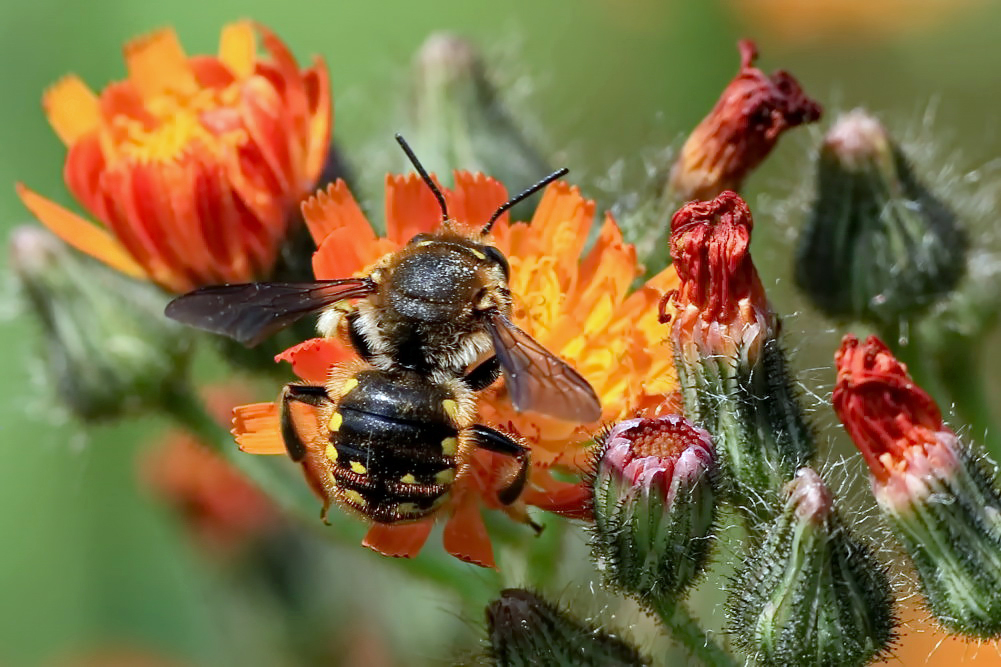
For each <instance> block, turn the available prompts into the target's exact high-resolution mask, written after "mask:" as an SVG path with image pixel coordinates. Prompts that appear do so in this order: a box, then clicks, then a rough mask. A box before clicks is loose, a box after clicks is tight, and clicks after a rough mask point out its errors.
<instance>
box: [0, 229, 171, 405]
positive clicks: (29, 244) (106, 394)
mask: <svg viewBox="0 0 1001 667" xmlns="http://www.w3.org/2000/svg"><path fill="white" fill-rule="evenodd" d="M11 264H12V266H13V268H14V272H15V274H16V276H17V277H18V279H19V281H20V282H21V285H22V287H23V289H24V292H25V294H26V296H27V302H28V304H29V306H30V308H31V310H32V312H33V313H34V314H35V315H36V316H37V317H38V319H39V320H40V321H41V324H42V328H43V330H44V334H45V337H44V340H45V345H46V352H47V355H46V356H47V362H48V366H49V368H50V370H51V374H52V377H53V381H54V382H55V385H56V387H55V392H56V393H57V394H58V396H59V398H60V399H62V400H63V401H65V402H66V404H67V405H68V407H69V408H70V409H71V410H72V411H73V413H75V414H76V415H77V416H79V417H81V418H82V419H100V418H111V417H117V416H120V415H122V414H124V413H126V412H128V411H131V410H134V409H136V408H141V407H149V406H155V405H160V404H161V401H162V400H163V399H164V397H165V396H166V395H167V394H169V393H170V390H173V389H174V388H176V386H177V383H178V382H179V381H180V379H181V378H182V377H183V375H184V372H185V368H186V366H187V357H188V349H189V337H188V333H187V331H186V330H185V328H184V327H182V326H180V325H179V324H176V323H174V322H171V321H169V320H167V319H166V318H165V317H164V316H163V306H164V303H165V299H164V298H163V295H162V293H161V292H160V291H159V290H158V289H156V288H155V287H154V286H153V285H151V284H148V283H143V282H137V281H135V280H132V279H130V278H127V277H125V276H123V275H122V274H120V273H118V272H117V271H115V270H113V269H111V268H109V267H106V266H105V265H103V264H101V263H99V262H97V261H96V260H93V259H91V258H90V257H87V256H85V255H82V254H81V253H79V252H77V251H75V250H72V249H71V248H70V247H69V246H67V245H66V244H65V243H63V242H62V241H60V240H59V239H57V238H56V237H55V236H53V235H52V234H51V233H49V232H47V231H45V230H43V229H41V228H38V227H31V226H25V227H19V228H17V229H15V230H14V232H13V234H12V235H11Z"/></svg>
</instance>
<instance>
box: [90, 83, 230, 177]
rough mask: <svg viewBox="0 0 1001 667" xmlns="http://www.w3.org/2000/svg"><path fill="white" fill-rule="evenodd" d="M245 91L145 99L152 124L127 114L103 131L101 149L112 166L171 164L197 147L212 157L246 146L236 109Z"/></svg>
mask: <svg viewBox="0 0 1001 667" xmlns="http://www.w3.org/2000/svg"><path fill="white" fill-rule="evenodd" d="M239 95H240V88H239V84H232V85H229V86H227V87H225V88H222V89H212V88H207V89H200V90H198V91H197V92H195V93H194V94H192V95H181V94H178V93H175V92H173V91H171V92H166V93H163V94H161V95H157V96H155V97H151V98H147V99H146V100H145V109H146V111H147V112H149V114H150V115H151V116H152V117H153V118H154V119H155V120H154V121H153V122H152V123H149V122H143V120H141V119H137V118H134V117H132V116H128V115H124V114H122V115H118V116H115V117H114V118H113V119H112V120H111V123H110V125H105V126H104V130H105V131H104V132H102V136H101V148H102V150H103V152H104V154H105V156H106V158H107V159H108V161H109V162H112V163H113V162H115V161H116V160H119V159H133V160H138V161H140V162H170V161H173V160H175V159H177V158H178V157H179V156H181V155H182V154H183V153H184V152H185V150H186V149H187V148H188V147H189V146H191V145H193V144H196V143H197V144H201V145H202V146H204V147H205V148H206V149H207V150H209V151H211V152H212V153H213V154H216V155H218V154H220V153H221V152H223V151H225V150H226V149H232V148H237V147H239V146H241V145H243V144H244V143H246V142H247V140H248V137H247V132H246V130H245V129H244V128H243V126H242V121H241V119H240V113H239V111H238V109H237V102H238V100H239Z"/></svg>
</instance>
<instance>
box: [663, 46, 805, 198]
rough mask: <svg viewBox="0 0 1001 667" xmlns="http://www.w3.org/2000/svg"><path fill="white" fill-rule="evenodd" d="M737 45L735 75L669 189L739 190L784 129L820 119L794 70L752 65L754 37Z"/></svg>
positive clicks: (682, 192)
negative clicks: (770, 69)
mask: <svg viewBox="0 0 1001 667" xmlns="http://www.w3.org/2000/svg"><path fill="white" fill-rule="evenodd" d="M737 49H738V50H739V51H740V70H739V71H738V73H737V76H736V77H735V78H734V79H733V81H731V82H730V83H729V85H727V87H726V89H725V90H724V91H723V94H722V95H721V96H720V98H719V101H718V102H716V106H715V107H713V110H712V111H710V112H709V115H708V116H706V117H705V118H704V119H703V120H702V122H701V123H699V125H698V126H697V127H696V128H695V129H694V130H693V131H692V134H691V135H690V136H689V137H688V140H687V141H686V142H685V145H684V146H682V148H681V154H680V155H679V156H678V161H677V162H676V163H675V165H674V168H673V169H672V170H671V181H670V184H671V188H672V189H673V190H674V192H675V193H676V194H677V195H678V196H679V197H680V198H681V199H683V200H691V199H712V198H713V197H715V196H716V195H718V194H719V193H721V192H723V191H724V190H740V187H741V185H742V184H743V182H744V179H745V178H746V177H747V175H748V174H750V173H751V171H753V170H754V169H755V167H757V166H758V165H759V164H761V162H762V161H764V159H765V158H766V157H768V154H769V153H771V151H772V149H773V148H774V147H775V144H776V143H777V142H778V140H779V137H780V136H781V135H782V133H783V132H785V131H786V130H788V129H789V128H792V127H795V126H797V125H802V124H804V123H812V122H814V121H816V120H818V119H819V118H820V114H821V108H820V105H819V104H817V103H816V102H815V101H813V100H812V99H810V98H809V97H807V96H806V93H804V92H803V89H802V88H801V87H800V85H799V82H798V81H796V79H795V78H793V76H792V75H791V74H789V73H788V72H785V71H783V70H779V71H777V72H775V73H773V74H771V75H770V76H769V75H767V74H765V73H764V72H762V71H761V70H760V69H758V68H757V67H754V61H755V59H756V58H757V57H758V49H757V47H756V46H755V45H754V42H752V41H750V40H747V39H745V40H741V41H740V42H738V43H737Z"/></svg>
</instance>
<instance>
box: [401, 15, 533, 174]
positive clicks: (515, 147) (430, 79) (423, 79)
mask: <svg viewBox="0 0 1001 667" xmlns="http://www.w3.org/2000/svg"><path fill="white" fill-rule="evenodd" d="M414 60H415V62H414V87H413V100H412V103H411V104H410V114H409V116H410V117H409V122H410V124H411V128H410V129H409V130H408V132H407V133H406V136H407V140H408V141H410V143H411V145H412V146H413V148H414V151H415V152H416V153H417V155H419V156H420V159H421V162H422V163H424V165H425V166H426V167H427V168H428V170H429V171H432V172H436V173H438V174H442V175H444V174H448V175H451V174H452V172H453V171H454V170H456V169H465V170H469V171H472V172H477V171H480V172H483V173H485V174H490V175H491V176H493V177H494V178H496V179H497V180H499V181H500V182H501V183H504V184H505V185H507V187H508V188H509V189H510V190H511V192H519V191H521V190H522V189H523V188H525V187H527V186H529V185H531V184H532V183H535V182H536V181H538V180H539V178H541V177H542V176H544V175H545V174H547V173H549V172H550V171H551V169H550V168H549V166H548V165H547V164H546V162H545V160H543V158H542V157H541V156H540V155H539V154H538V152H537V151H536V150H535V149H533V148H532V146H531V145H530V144H529V143H528V141H527V140H526V139H525V137H524V136H523V135H522V133H521V132H520V130H519V129H518V127H517V125H516V122H515V121H514V120H513V119H512V118H511V117H510V115H509V114H508V112H507V110H506V109H505V108H504V106H503V104H502V102H501V100H500V99H499V98H498V95H497V91H496V90H495V88H494V87H493V86H492V85H491V83H490V82H489V81H488V77H487V73H486V72H485V68H484V66H483V62H482V59H481V58H480V54H479V53H478V52H477V50H476V48H475V47H474V46H473V45H472V44H471V43H469V42H468V41H466V40H465V39H463V38H461V37H458V36H457V35H453V34H449V33H437V34H434V35H431V36H430V37H428V39H427V40H426V41H425V42H424V45H423V46H422V47H421V49H420V51H418V53H417V55H416V57H415V59H414ZM406 167H407V168H408V169H409V167H410V165H409V163H407V164H406Z"/></svg>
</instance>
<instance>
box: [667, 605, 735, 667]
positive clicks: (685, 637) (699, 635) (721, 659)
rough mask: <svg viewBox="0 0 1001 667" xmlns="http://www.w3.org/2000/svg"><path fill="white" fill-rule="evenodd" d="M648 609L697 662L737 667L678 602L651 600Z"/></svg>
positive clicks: (721, 666) (730, 657)
mask: <svg viewBox="0 0 1001 667" xmlns="http://www.w3.org/2000/svg"><path fill="white" fill-rule="evenodd" d="M650 607H651V609H653V611H654V613H656V614H657V617H658V618H659V619H660V621H661V623H663V624H664V627H666V628H667V629H668V630H669V631H670V632H671V636H672V637H674V639H675V641H677V642H678V643H680V644H681V645H683V646H684V647H685V648H687V649H688V651H689V652H690V653H691V654H692V656H694V657H695V658H696V659H697V660H699V661H701V662H702V663H703V664H705V665H711V666H712V667H737V664H738V663H737V661H736V660H735V659H734V657H733V656H732V655H730V654H729V653H727V652H726V651H725V650H723V647H721V646H720V645H719V644H717V643H716V642H715V641H713V640H712V638H711V637H710V636H709V633H708V632H707V631H706V630H705V629H704V628H703V627H702V626H701V625H699V622H698V621H696V620H695V619H694V618H692V615H691V613H690V612H689V611H688V609H687V607H685V605H684V603H683V602H680V601H666V600H665V601H660V600H651V601H650Z"/></svg>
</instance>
